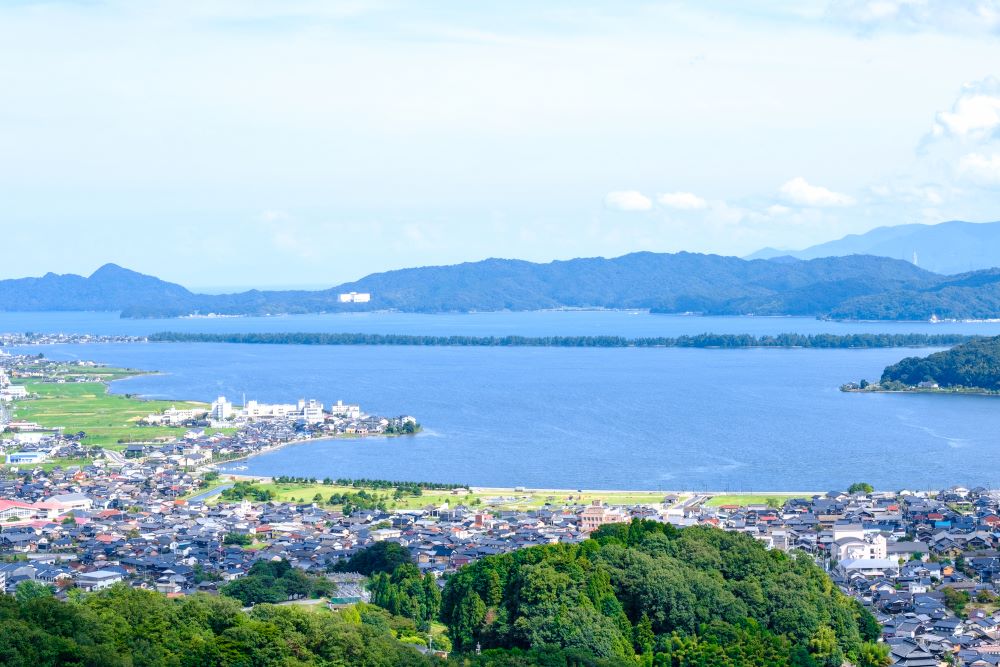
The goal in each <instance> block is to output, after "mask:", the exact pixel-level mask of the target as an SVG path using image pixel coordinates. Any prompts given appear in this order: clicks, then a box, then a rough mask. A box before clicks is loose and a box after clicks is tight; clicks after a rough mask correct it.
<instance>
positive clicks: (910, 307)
mask: <svg viewBox="0 0 1000 667" xmlns="http://www.w3.org/2000/svg"><path fill="white" fill-rule="evenodd" d="M352 291H355V292H366V293H370V294H371V301H370V302H369V303H357V304H354V303H351V304H343V303H340V302H339V298H338V296H339V295H340V294H341V293H344V292H352ZM549 308H648V309H651V310H652V311H654V312H662V313H684V312H694V313H704V314H717V315H748V314H754V315H815V316H822V317H835V318H843V319H916V320H920V319H928V318H930V317H932V316H937V317H939V318H960V319H969V318H974V319H986V318H996V317H1000V270H989V271H980V272H975V273H970V274H963V275H958V276H941V275H938V274H934V273H931V272H929V271H926V270H924V269H922V268H919V267H917V266H914V265H913V264H911V263H910V262H905V261H902V260H897V259H890V258H885V257H873V256H870V255H852V256H847V257H828V258H821V259H814V260H808V261H799V260H794V259H787V258H785V259H782V260H781V261H773V260H749V261H748V260H743V259H739V258H736V257H721V256H718V255H701V254H693V253H684V252H682V253H676V254H658V253H651V252H639V253H632V254H629V255H624V256H622V257H616V258H613V259H604V258H589V259H573V260H568V261H556V262H549V263H546V264H536V263H532V262H526V261H521V260H508V259H488V260H483V261H480V262H469V263H465V264H457V265H452V266H431V267H421V268H412V269H402V270H398V271H388V272H385V273H375V274H372V275H369V276H367V277H365V278H362V279H361V280H358V281H356V282H352V283H345V284H343V285H339V286H337V287H333V288H331V289H328V290H318V291H305V290H291V291H258V290H250V291H247V292H241V293H238V294H221V295H208V294H196V293H193V292H191V291H190V290H188V289H186V288H184V287H182V286H180V285H177V284H174V283H168V282H165V281H162V280H159V279H157V278H154V277H151V276H146V275H143V274H140V273H136V272H134V271H130V270H128V269H124V268H122V267H119V266H117V265H114V264H108V265H105V266H103V267H101V268H100V269H98V270H97V271H95V272H94V273H93V274H92V275H91V276H89V277H82V276H77V275H57V274H53V273H49V274H46V275H45V276H42V277H41V278H21V279H15V280H3V281H0V310H7V311H17V310H106V311H121V313H122V317H130V318H142V317H175V316H182V315H192V314H202V315H204V314H209V313H215V314H224V315H269V314H288V313H316V312H350V311H358V310H386V309H393V310H400V311H407V312H427V313H434V312H446V311H489V310H539V309H549Z"/></svg>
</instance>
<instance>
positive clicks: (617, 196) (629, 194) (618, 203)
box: [604, 190, 653, 211]
mask: <svg viewBox="0 0 1000 667" xmlns="http://www.w3.org/2000/svg"><path fill="white" fill-rule="evenodd" d="M604 205H605V206H607V207H608V208H613V209H616V210H619V211H648V210H649V209H651V208H653V202H652V200H650V198H649V197H647V196H646V195H644V194H642V193H641V192H639V191H638V190H616V191H614V192H609V193H608V194H607V196H606V197H605V198H604Z"/></svg>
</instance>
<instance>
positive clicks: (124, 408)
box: [13, 368, 225, 451]
mask: <svg viewBox="0 0 1000 667" xmlns="http://www.w3.org/2000/svg"><path fill="white" fill-rule="evenodd" d="M139 372H141V371H131V370H128V369H116V368H101V369H94V370H93V371H91V370H88V371H87V372H86V377H87V378H93V377H98V378H99V380H100V381H96V382H94V381H88V382H78V381H74V380H73V379H72V378H73V376H74V375H79V374H80V372H79V371H78V370H77V371H72V372H70V373H67V375H66V376H65V379H67V381H66V382H46V381H41V380H29V381H27V382H25V386H27V388H28V392H29V394H32V395H34V396H36V397H33V398H28V399H24V400H19V401H17V402H15V403H14V410H13V412H14V418H16V419H23V420H27V421H32V422H35V423H37V424H40V425H41V426H45V427H63V428H64V429H65V433H77V432H80V431H83V432H84V433H86V434H87V435H86V437H85V438H84V439H83V441H82V442H83V444H85V445H99V446H101V447H106V448H108V449H113V450H119V451H120V450H122V449H124V448H125V447H126V446H127V445H128V443H131V442H149V441H154V440H157V439H161V438H163V439H172V438H176V437H179V436H182V435H183V434H184V433H186V432H187V429H186V428H184V427H176V426H139V424H138V421H139V420H140V419H142V418H143V417H145V416H146V415H148V414H150V413H154V412H161V411H163V410H165V409H167V408H169V407H171V406H174V407H177V408H178V409H186V408H195V407H205V404H203V403H196V402H190V401H153V400H144V399H140V398H136V397H133V396H127V395H117V394H110V393H108V385H107V382H109V381H111V380H114V379H119V378H123V377H128V376H130V375H135V374H137V373H139ZM218 430H223V431H225V429H217V431H218ZM209 432H213V431H212V430H209Z"/></svg>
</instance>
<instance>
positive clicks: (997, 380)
mask: <svg viewBox="0 0 1000 667" xmlns="http://www.w3.org/2000/svg"><path fill="white" fill-rule="evenodd" d="M882 382H883V383H888V382H898V383H901V384H903V385H905V386H908V387H910V386H916V385H918V384H920V383H921V382H936V383H937V384H938V385H939V386H941V387H946V388H959V387H964V388H977V389H984V390H987V391H1000V336H996V337H993V338H978V339H973V340H971V341H969V342H967V343H963V344H961V345H958V346H956V347H954V348H952V349H950V350H946V351H944V352H935V353H934V354H932V355H929V356H927V357H907V358H905V359H903V360H902V361H900V362H899V363H896V364H893V365H891V366H888V367H887V368H886V369H885V370H884V371H883V372H882Z"/></svg>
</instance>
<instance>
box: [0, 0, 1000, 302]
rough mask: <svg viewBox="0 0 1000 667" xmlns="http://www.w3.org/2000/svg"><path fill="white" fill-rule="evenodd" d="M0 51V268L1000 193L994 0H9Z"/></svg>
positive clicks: (443, 247) (915, 216) (372, 267)
mask: <svg viewBox="0 0 1000 667" xmlns="http://www.w3.org/2000/svg"><path fill="white" fill-rule="evenodd" d="M734 5H735V6H737V8H734V7H733V6H734ZM0 63H2V65H0V231H2V236H0V244H2V245H3V246H4V247H3V252H2V255H0V256H2V258H3V260H2V262H0V277H17V276H24V275H40V274H42V273H45V272H46V271H55V272H59V273H64V272H78V273H89V272H90V271H92V270H93V269H95V268H96V267H97V266H99V265H100V264H102V263H104V262H108V261H114V262H117V263H119V264H122V265H125V266H129V267H131V268H135V269H137V270H141V271H144V272H147V273H152V274H155V275H158V276H161V277H164V278H167V279H171V280H175V281H178V282H181V283H183V284H186V285H189V286H195V287H199V286H247V285H258V286H278V285H310V286H319V285H331V284H335V283H339V282H342V281H345V280H349V279H353V278H357V277H360V276H362V275H365V274H367V273H371V272H375V271H382V270H386V269H392V268H400V267H405V266H414V265H425V264H444V263H454V262H461V261H471V260H477V259H482V258H485V257H491V256H496V257H517V258H524V259H530V260H535V261H548V260H551V259H562V258H570V257H576V256H595V255H603V256H614V255H619V254H623V253H626V252H631V251H635V250H653V251H663V252H672V251H678V250H691V251H699V252H717V253H721V254H735V255H743V254H747V253H749V252H752V251H754V250H756V249H758V248H760V247H763V246H776V247H785V248H794V247H803V246H806V245H811V244H813V243H818V242H822V241H826V240H829V239H831V238H836V237H839V236H842V235H844V234H847V233H855V232H861V231H865V230H867V229H870V228H872V227H876V226H879V225H886V224H900V223H907V222H940V221H943V220H949V219H966V220H973V221H987V220H998V219H1000V210H998V209H1000V207H998V205H997V203H998V202H1000V78H998V77H1000V0H978V1H971V2H961V1H958V0H952V1H947V2H945V1H938V0H871V1H862V0H857V1H841V2H834V3H831V4H829V5H828V4H826V3H824V2H817V3H808V2H791V1H789V2H765V3H753V2H741V3H724V2H698V3H679V2H623V1H620V2H579V1H576V2H558V1H551V2H538V1H532V2H527V1H526V2H519V1H516V0H515V1H505V2H502V3H501V2H495V3H476V2H467V1H456V2H430V1H428V2H411V1H398V2H396V1H392V0H372V1H370V2H368V1H360V0H351V1H347V0H345V1H343V2H338V1H335V0H330V1H319V0H256V1H255V0H240V1H237V0H232V1H230V0H200V1H197V2H182V1H179V0H162V1H158V0H142V1H130V2H125V1H122V0H107V1H101V0H89V1H81V2H37V1H31V0H15V1H13V2H12V1H11V0H7V1H6V2H3V3H0Z"/></svg>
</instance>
